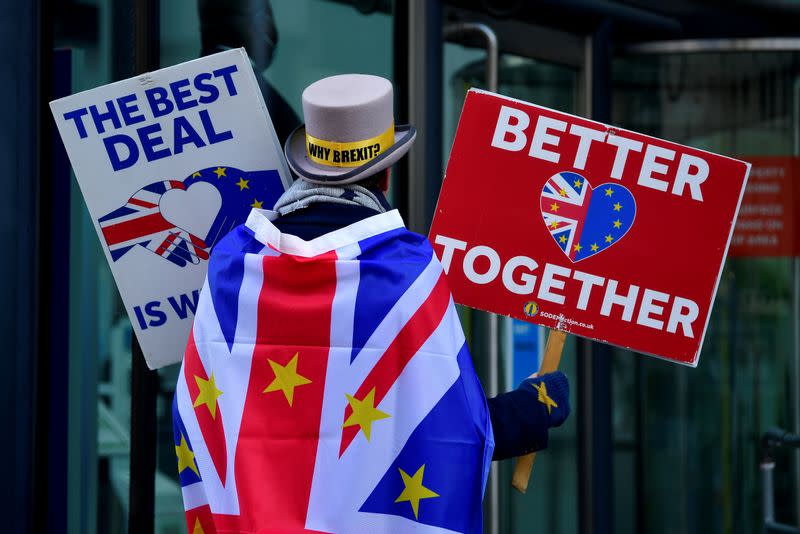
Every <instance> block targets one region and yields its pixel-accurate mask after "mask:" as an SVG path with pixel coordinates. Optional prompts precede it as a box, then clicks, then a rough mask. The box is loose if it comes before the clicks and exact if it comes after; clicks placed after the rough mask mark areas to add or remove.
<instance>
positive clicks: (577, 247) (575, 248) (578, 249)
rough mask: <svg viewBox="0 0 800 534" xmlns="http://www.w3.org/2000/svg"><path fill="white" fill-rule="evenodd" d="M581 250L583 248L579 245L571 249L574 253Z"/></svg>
mask: <svg viewBox="0 0 800 534" xmlns="http://www.w3.org/2000/svg"><path fill="white" fill-rule="evenodd" d="M582 248H583V247H582V246H581V244H580V243H578V244H577V245H575V246H574V247H572V250H574V251H575V252H580V251H581V249H582Z"/></svg>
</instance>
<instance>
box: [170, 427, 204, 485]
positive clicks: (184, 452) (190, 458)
mask: <svg viewBox="0 0 800 534" xmlns="http://www.w3.org/2000/svg"><path fill="white" fill-rule="evenodd" d="M175 454H176V455H177V456H178V474H180V473H183V471H184V470H186V469H191V470H192V471H194V474H195V475H197V476H200V472H199V471H198V470H197V464H196V463H195V461H194V453H193V452H192V450H191V449H190V448H189V444H188V443H186V438H185V437H184V436H183V434H181V444H180V445H176V446H175Z"/></svg>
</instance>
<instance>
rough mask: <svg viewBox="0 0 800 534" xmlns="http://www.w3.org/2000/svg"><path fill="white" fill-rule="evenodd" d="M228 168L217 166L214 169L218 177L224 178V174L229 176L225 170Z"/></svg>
mask: <svg viewBox="0 0 800 534" xmlns="http://www.w3.org/2000/svg"><path fill="white" fill-rule="evenodd" d="M226 170H228V168H227V167H217V168H216V169H214V173H215V174H216V175H217V178H222V177H223V176H227V175H226V174H225V171H226Z"/></svg>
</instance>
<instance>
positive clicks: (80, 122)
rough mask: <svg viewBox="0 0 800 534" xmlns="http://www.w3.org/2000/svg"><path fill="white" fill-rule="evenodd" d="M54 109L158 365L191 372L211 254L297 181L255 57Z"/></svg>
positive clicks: (214, 59)
mask: <svg viewBox="0 0 800 534" xmlns="http://www.w3.org/2000/svg"><path fill="white" fill-rule="evenodd" d="M50 107H51V110H52V112H53V116H54V118H55V121H56V124H57V125H58V130H59V133H60V134H61V138H62V139H63V141H64V145H65V146H66V148H67V152H68V154H69V158H70V161H71V163H72V167H73V169H74V171H75V177H76V178H77V180H78V184H79V185H80V188H81V192H82V193H83V197H84V200H85V201H86V206H87V207H88V209H89V213H90V215H91V217H92V220H93V221H94V223H95V228H96V230H97V234H98V236H99V237H100V242H101V243H102V245H103V250H104V251H105V254H106V258H107V260H108V263H109V265H110V266H111V271H112V273H113V274H114V279H115V281H116V283H117V287H118V288H119V291H120V295H121V296H122V300H123V302H124V304H125V308H126V310H127V312H128V315H129V317H130V319H131V324H132V326H133V329H134V331H135V332H136V336H137V338H138V339H139V342H140V344H141V346H142V350H143V352H144V355H145V359H146V360H147V364H148V366H149V367H150V368H151V369H155V368H158V367H162V366H164V365H167V364H170V363H176V362H178V361H180V359H181V357H182V355H183V351H184V349H185V346H186V340H187V339H188V336H189V330H190V328H191V325H192V321H193V319H194V310H195V308H196V306H197V299H198V295H199V291H200V289H201V287H202V285H203V281H204V279H205V275H206V270H207V268H208V259H209V254H210V251H211V249H212V248H213V247H214V245H215V244H216V243H218V242H219V240H220V239H221V238H222V237H224V236H225V234H227V233H228V232H229V231H230V230H231V229H232V228H234V227H235V226H237V225H238V224H241V223H243V222H244V221H245V220H246V219H247V215H248V214H249V213H250V210H251V209H252V208H265V209H266V208H270V207H272V206H273V205H274V203H275V201H276V200H277V198H278V197H279V196H280V195H281V193H283V191H284V190H285V189H286V187H288V185H289V184H290V182H291V178H290V174H289V171H288V169H287V167H286V163H285V160H284V158H283V152H282V150H281V146H280V143H279V142H278V139H277V136H276V135H275V130H274V128H273V126H272V122H271V120H270V118H269V113H268V112H267V108H266V105H265V104H264V100H263V97H262V95H261V91H260V90H259V87H258V83H257V81H256V78H255V74H254V73H253V70H252V67H251V66H250V60H249V58H248V57H247V54H246V53H245V51H244V49H238V50H229V51H226V52H222V53H219V54H215V55H213V56H208V57H204V58H201V59H197V60H194V61H189V62H187V63H183V64H181V65H176V66H173V67H169V68H166V69H162V70H159V71H156V72H152V73H148V74H144V75H142V76H138V77H135V78H131V79H128V80H124V81H120V82H117V83H113V84H110V85H106V86H103V87H99V88H96V89H92V90H90V91H85V92H82V93H79V94H76V95H72V96H69V97H66V98H62V99H60V100H56V101H53V102H51V103H50Z"/></svg>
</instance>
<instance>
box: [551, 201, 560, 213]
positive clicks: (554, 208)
mask: <svg viewBox="0 0 800 534" xmlns="http://www.w3.org/2000/svg"><path fill="white" fill-rule="evenodd" d="M559 207H560V206H559V205H558V203H557V202H553V203H552V204H550V211H558V208H559Z"/></svg>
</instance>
